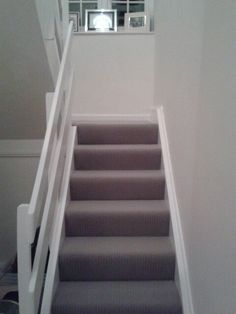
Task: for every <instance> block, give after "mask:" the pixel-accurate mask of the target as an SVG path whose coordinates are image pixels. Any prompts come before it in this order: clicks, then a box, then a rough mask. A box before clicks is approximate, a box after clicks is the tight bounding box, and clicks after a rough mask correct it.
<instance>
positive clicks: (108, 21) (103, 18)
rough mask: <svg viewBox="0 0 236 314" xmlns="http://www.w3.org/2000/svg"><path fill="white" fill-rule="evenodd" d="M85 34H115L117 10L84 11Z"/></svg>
mask: <svg viewBox="0 0 236 314" xmlns="http://www.w3.org/2000/svg"><path fill="white" fill-rule="evenodd" d="M85 31H86V32H117V10H86V12H85Z"/></svg>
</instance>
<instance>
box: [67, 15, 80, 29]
mask: <svg viewBox="0 0 236 314" xmlns="http://www.w3.org/2000/svg"><path fill="white" fill-rule="evenodd" d="M79 19H80V12H69V22H71V21H72V22H73V32H74V33H78V31H79Z"/></svg>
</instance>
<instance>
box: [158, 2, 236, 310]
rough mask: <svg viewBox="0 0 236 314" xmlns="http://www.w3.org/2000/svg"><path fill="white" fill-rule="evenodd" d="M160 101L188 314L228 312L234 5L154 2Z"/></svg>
mask: <svg viewBox="0 0 236 314" xmlns="http://www.w3.org/2000/svg"><path fill="white" fill-rule="evenodd" d="M156 15H157V18H158V19H157V24H158V29H159V32H157V37H156V60H157V63H156V87H157V90H156V103H157V104H163V105H164V110H165V116H166V123H167V131H168V137H169V142H170V149H171V157H172V162H173V167H174V175H175V182H176V187H177V194H178V202H179V205H180V211H181V212H180V215H181V221H182V226H183V233H184V239H185V247H186V253H187V258H188V265H189V270H190V277H191V278H190V279H191V286H192V293H193V300H194V308H195V314H206V313H207V314H222V313H224V314H234V313H235V309H236V298H235V287H236V271H235V260H236V242H235V238H236V210H235V204H236V198H235V195H236V193H235V192H236V161H235V160H236V159H235V155H236V149H235V147H236V146H235V136H236V126H235V125H236V124H235V116H236V106H235V102H236V88H235V86H236V74H235V73H236V58H235V51H236V41H235V38H236V26H235V25H236V24H235V17H236V3H235V1H233V0H226V1H221V0H205V1H201V0H199V1H194V0H191V1H189V0H181V1H178V2H176V3H174V2H173V1H171V0H170V1H168V0H159V3H158V5H157V7H156Z"/></svg>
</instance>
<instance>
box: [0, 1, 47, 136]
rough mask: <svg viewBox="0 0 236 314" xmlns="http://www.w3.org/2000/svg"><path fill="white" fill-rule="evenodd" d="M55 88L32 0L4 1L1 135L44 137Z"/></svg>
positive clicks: (0, 7) (0, 14)
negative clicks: (47, 100) (48, 96)
mask: <svg viewBox="0 0 236 314" xmlns="http://www.w3.org/2000/svg"><path fill="white" fill-rule="evenodd" d="M52 90H53V82H52V77H51V74H50V69H49V65H48V60H47V56H46V51H45V47H44V43H43V39H42V34H41V30H40V25H39V21H38V17H37V11H36V7H35V2H34V1H31V0H11V1H8V0H1V1H0V138H1V139H30V138H31V139H37V138H42V137H43V135H44V129H45V122H46V121H45V93H46V92H49V91H52Z"/></svg>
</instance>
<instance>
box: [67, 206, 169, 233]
mask: <svg viewBox="0 0 236 314" xmlns="http://www.w3.org/2000/svg"><path fill="white" fill-rule="evenodd" d="M169 217H170V213H169V208H168V203H167V202H166V201H162V200H160V201H157V200H147V201H144V200H138V201H137V200H136V201H133V200H131V201H123V200H122V201H72V202H70V203H69V205H68V208H67V210H66V215H65V225H66V235H67V236H69V237H71V236H152V235H155V236H168V234H169Z"/></svg>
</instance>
